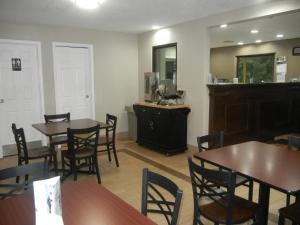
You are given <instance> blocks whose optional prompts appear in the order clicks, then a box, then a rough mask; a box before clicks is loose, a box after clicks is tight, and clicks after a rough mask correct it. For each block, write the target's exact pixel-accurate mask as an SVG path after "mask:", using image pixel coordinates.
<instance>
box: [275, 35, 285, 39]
mask: <svg viewBox="0 0 300 225" xmlns="http://www.w3.org/2000/svg"><path fill="white" fill-rule="evenodd" d="M276 37H277V38H283V37H284V35H283V34H277V35H276Z"/></svg>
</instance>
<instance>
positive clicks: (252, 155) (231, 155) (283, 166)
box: [194, 141, 300, 192]
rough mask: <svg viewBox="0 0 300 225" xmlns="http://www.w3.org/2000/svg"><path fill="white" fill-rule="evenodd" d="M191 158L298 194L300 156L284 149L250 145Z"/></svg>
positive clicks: (216, 150) (232, 147) (219, 149)
mask: <svg viewBox="0 0 300 225" xmlns="http://www.w3.org/2000/svg"><path fill="white" fill-rule="evenodd" d="M194 157H196V158H198V159H202V160H204V161H207V162H210V163H212V164H214V165H218V166H221V167H224V168H226V169H229V170H232V171H236V172H238V173H240V174H243V175H246V176H248V177H251V178H253V179H254V180H256V181H258V182H262V183H265V184H268V185H270V186H271V187H273V188H276V189H278V190H281V191H287V192H296V191H299V190H300V153H299V152H296V151H293V150H290V149H288V148H285V147H278V146H274V145H270V144H264V143H261V142H256V141H250V142H245V143H241V144H236V145H231V146H226V147H223V148H218V149H214V150H209V151H205V152H198V153H196V154H194Z"/></svg>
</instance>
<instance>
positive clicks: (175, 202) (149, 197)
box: [141, 168, 182, 225]
mask: <svg viewBox="0 0 300 225" xmlns="http://www.w3.org/2000/svg"><path fill="white" fill-rule="evenodd" d="M161 191H163V193H166V192H168V193H169V194H170V196H169V197H170V198H172V199H170V200H169V199H168V200H167V199H166V197H164V195H163V194H162V192H161ZM165 195H166V194H165ZM181 198H182V191H181V190H180V189H179V188H178V186H177V185H176V184H175V183H174V182H173V181H171V180H169V179H168V178H166V177H164V176H162V175H160V174H157V173H154V172H151V171H149V170H148V169H147V168H145V169H144V170H143V187H142V209H141V212H142V213H143V214H144V215H145V216H147V213H158V214H161V215H163V216H164V217H165V218H166V221H167V223H168V225H176V224H177V219H178V214H179V209H180V203H181Z"/></svg>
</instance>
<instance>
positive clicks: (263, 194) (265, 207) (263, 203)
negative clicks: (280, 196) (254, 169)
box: [257, 183, 270, 225]
mask: <svg viewBox="0 0 300 225" xmlns="http://www.w3.org/2000/svg"><path fill="white" fill-rule="evenodd" d="M269 200H270V187H269V186H268V185H266V184H262V183H261V184H260V185H259V196H258V204H259V213H258V218H257V222H258V224H259V225H267V224H268V216H269Z"/></svg>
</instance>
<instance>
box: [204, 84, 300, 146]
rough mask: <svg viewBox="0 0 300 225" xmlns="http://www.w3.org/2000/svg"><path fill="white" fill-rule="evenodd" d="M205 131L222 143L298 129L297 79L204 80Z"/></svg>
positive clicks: (299, 98)
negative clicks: (206, 95) (222, 137)
mask: <svg viewBox="0 0 300 225" xmlns="http://www.w3.org/2000/svg"><path fill="white" fill-rule="evenodd" d="M207 87H208V89H209V99H210V103H209V132H210V133H213V132H218V131H224V134H225V144H235V143H240V142H244V141H249V140H258V141H267V140H270V139H272V138H273V137H275V136H278V135H281V134H286V133H293V132H300V83H265V84H208V85H207Z"/></svg>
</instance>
